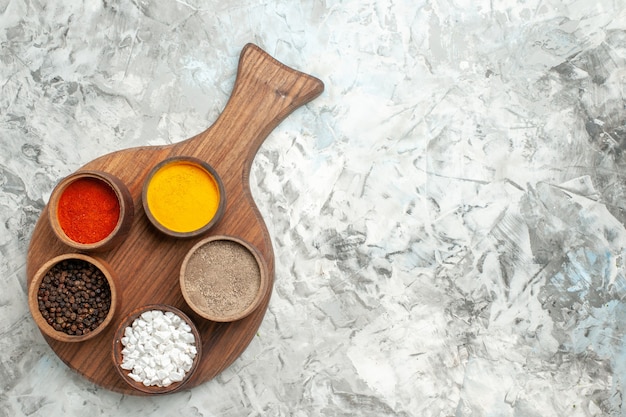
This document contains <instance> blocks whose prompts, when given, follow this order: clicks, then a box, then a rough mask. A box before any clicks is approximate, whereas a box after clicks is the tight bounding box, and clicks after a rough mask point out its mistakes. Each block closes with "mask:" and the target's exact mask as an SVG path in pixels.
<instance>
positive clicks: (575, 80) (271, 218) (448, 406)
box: [0, 0, 626, 417]
mask: <svg viewBox="0 0 626 417" xmlns="http://www.w3.org/2000/svg"><path fill="white" fill-rule="evenodd" d="M247 42H254V43H256V44H258V45H259V46H261V47H262V48H264V49H265V50H266V51H267V52H269V53H270V54H272V55H273V56H275V57H276V58H277V59H279V60H281V61H282V62H284V63H286V64H287V65H290V66H293V67H295V68H298V69H301V70H303V71H305V72H308V73H311V74H314V75H316V76H318V77H319V78H321V79H322V80H323V81H324V82H325V85H326V90H325V92H324V93H323V95H322V96H320V97H319V98H317V99H316V100H315V101H313V102H312V103H310V104H308V105H307V106H305V107H302V108H300V109H298V110H297V111H296V112H295V113H293V114H292V115H291V116H290V117H289V118H288V119H286V120H285V121H284V122H283V123H282V124H281V125H280V126H279V127H278V128H277V129H276V130H275V131H274V132H272V134H271V135H270V136H269V137H268V139H267V141H266V142H265V144H264V145H263V146H262V147H261V149H260V150H259V153H258V155H257V157H256V159H255V161H254V165H253V170H252V192H253V195H254V196H255V199H256V202H257V203H258V206H259V208H260V211H261V213H262V214H263V216H264V218H265V220H266V223H267V226H268V229H269V230H270V233H271V235H272V241H273V244H274V250H275V255H276V283H275V287H274V293H273V296H272V299H271V302H270V306H269V309H268V311H267V314H266V317H265V320H264V322H263V324H262V326H261V328H260V329H259V332H258V335H257V337H256V338H255V339H254V340H253V342H252V343H251V345H250V347H249V348H248V349H247V350H246V351H245V352H244V354H243V355H242V356H241V357H240V358H239V359H238V360H237V361H236V362H235V363H234V364H233V365H232V366H231V367H230V368H228V369H227V370H226V371H225V372H223V373H222V374H221V375H220V376H219V377H217V378H216V379H214V380H212V381H209V382H207V383H205V384H203V385H201V386H199V387H196V388H194V389H191V390H187V391H183V392H180V393H177V394H174V395H170V396H165V397H157V398H139V397H133V396H121V395H119V394H116V393H113V392H109V391H107V390H105V389H103V388H101V387H99V386H96V385H93V384H91V383H89V382H88V381H86V380H84V379H83V378H81V377H80V376H78V375H77V374H76V373H74V372H73V371H72V370H70V369H69V368H67V366H65V365H64V364H63V363H62V362H61V361H60V360H59V359H58V358H57V357H56V355H55V354H54V352H53V351H52V350H51V349H50V348H49V347H48V345H47V344H46V342H45V341H44V339H43V338H42V336H41V335H40V333H39V332H38V331H37V329H36V326H35V324H34V322H33V320H32V319H31V317H30V314H29V312H28V307H27V300H26V276H25V260H26V253H27V250H28V244H29V239H30V235H31V233H32V230H33V227H34V224H35V222H36V220H37V218H38V217H39V214H40V213H41V211H42V209H43V207H44V205H45V204H46V203H47V199H48V197H49V194H50V192H51V190H52V188H53V186H54V185H55V183H56V182H57V181H58V180H59V179H60V178H61V177H63V176H65V175H67V174H69V173H71V172H73V171H74V170H76V169H77V168H78V167H80V166H81V165H82V164H84V163H86V162H88V161H90V160H92V159H94V158H95V157H97V156H100V155H103V154H105V153H109V152H111V151H115V150H118V149H124V148H128V147H134V146H140V145H158V144H166V143H173V142H177V141H181V140H183V139H186V138H188V137H190V136H193V135H195V134H196V133H199V132H200V131H202V130H204V129H205V128H207V127H208V126H210V125H211V124H212V122H213V121H214V120H215V119H216V117H217V116H218V114H219V113H220V111H221V109H222V108H223V107H224V106H225V104H226V101H227V99H228V97H229V94H230V91H231V88H232V85H233V81H234V77H235V71H236V64H237V59H238V55H239V52H240V50H241V48H242V47H243V46H244V44H245V43H247ZM625 82H626V3H624V2H623V1H622V0H594V1H587V0H563V1H557V0H517V1H514V0H510V1H507V0H478V1H477V0H379V1H375V0H366V1H362V0H344V1H340V0H311V1H288V0H280V1H273V0H263V1H259V0H233V1H223V0H221V1H213V0H209V1H200V0H184V1H183V0H178V1H173V0H162V1H157V0H150V1H148V0H146V1H143V0H133V1H114V0H102V1H61V0H49V1H40V0H0V288H1V290H0V416H23V415H28V416H51V415H52V416H55V415H72V416H74V415H76V416H79V415H80V416H84V415H88V416H94V415H115V416H119V415H134V416H164V415H180V416H205V417H210V416H298V417H302V416H310V415H320V416H441V417H447V416H458V417H461V416H462V417H468V416H515V417H531V416H623V415H626V402H625V401H626V400H624V394H625V392H626V302H625V301H624V297H625V296H626V273H625V268H626V228H625V226H626V211H625V209H626V184H625V179H626V178H625V176H626V101H625V94H626V84H625Z"/></svg>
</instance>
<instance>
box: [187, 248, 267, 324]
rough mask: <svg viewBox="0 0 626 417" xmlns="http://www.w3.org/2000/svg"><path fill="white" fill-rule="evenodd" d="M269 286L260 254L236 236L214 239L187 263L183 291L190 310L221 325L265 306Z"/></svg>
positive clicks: (191, 252) (189, 254)
mask: <svg viewBox="0 0 626 417" xmlns="http://www.w3.org/2000/svg"><path fill="white" fill-rule="evenodd" d="M268 285H269V279H268V272H267V266H266V264H265V261H264V260H263V257H262V256H261V255H260V254H259V252H258V250H257V249H256V248H255V247H254V246H252V245H251V244H250V243H248V242H246V241H244V240H242V239H240V238H237V237H233V236H211V237H208V238H206V239H203V240H201V241H200V242H198V243H197V244H196V245H195V246H193V247H192V248H191V249H190V250H189V252H187V255H186V256H185V258H184V259H183V263H182V267H181V269H180V288H181V291H182V293H183V297H184V299H185V301H186V302H187V304H188V305H189V307H191V309H192V310H193V311H195V312H196V313H197V314H198V315H199V316H201V317H203V318H205V319H207V320H211V321H217V322H232V321H236V320H240V319H242V318H244V317H246V316H247V315H249V314H250V313H252V312H253V311H254V310H255V309H256V308H257V307H258V306H259V304H260V303H261V300H262V299H263V296H264V294H265V293H266V291H267V289H268Z"/></svg>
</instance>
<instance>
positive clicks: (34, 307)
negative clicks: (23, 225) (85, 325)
mask: <svg viewBox="0 0 626 417" xmlns="http://www.w3.org/2000/svg"><path fill="white" fill-rule="evenodd" d="M69 259H79V260H82V261H85V262H89V263H90V264H92V265H94V266H95V267H96V268H98V269H99V270H100V271H101V272H102V274H103V275H104V277H105V278H106V280H107V282H108V283H109V288H110V290H111V305H110V306H109V312H108V313H107V316H106V317H105V318H104V321H103V322H102V323H100V325H99V326H98V327H96V329H95V330H93V331H91V332H89V333H87V334H83V335H80V336H72V335H69V334H67V333H64V332H62V331H58V330H55V329H54V328H53V327H52V326H50V325H49V324H48V322H47V321H46V320H45V319H44V318H43V316H42V315H41V312H40V311H39V302H38V301H37V293H38V292H39V287H40V286H41V282H42V281H43V278H44V276H45V275H46V274H47V273H48V271H49V270H50V269H51V268H52V267H53V266H54V265H56V264H58V263H59V262H62V261H65V260H69ZM115 280H116V278H115V275H114V274H113V272H112V270H111V268H110V266H109V264H108V263H107V262H106V261H104V260H102V259H100V258H97V257H93V256H89V255H86V254H82V253H64V254H61V255H58V256H55V257H54V258H52V259H50V260H49V261H47V262H46V263H44V264H43V265H42V266H41V267H40V268H39V269H38V270H37V272H36V273H35V276H34V277H33V280H32V281H31V282H30V286H29V288H28V307H29V309H30V313H31V315H32V316H33V319H34V320H35V323H36V324H37V327H39V329H40V330H41V331H42V332H43V333H44V334H45V335H46V336H49V337H51V338H52V339H54V340H58V341H60V342H84V341H85V340H89V339H92V338H94V337H96V336H98V335H99V334H100V333H102V331H104V329H106V328H107V326H108V325H109V324H111V321H112V320H113V317H114V316H115V313H116V311H117V306H118V292H117V287H116V284H115Z"/></svg>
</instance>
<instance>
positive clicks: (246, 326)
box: [27, 44, 324, 395]
mask: <svg viewBox="0 0 626 417" xmlns="http://www.w3.org/2000/svg"><path fill="white" fill-rule="evenodd" d="M323 90H324V84H323V83H322V82H321V81H320V80H319V79H317V78H315V77H312V76H310V75H307V74H304V73H302V72H299V71H296V70H294V69H292V68H289V67H287V66H285V65H283V64H281V63H280V62H278V61H276V60H275V59H274V58H272V57H271V56H269V55H268V54H267V53H266V52H264V51H263V50H261V49H260V48H259V47H257V46H255V45H252V44H248V45H246V46H245V47H244V49H243V50H242V52H241V56H240V60H239V67H238V71H237V78H236V81H235V85H234V88H233V91H232V94H231V96H230V99H229V101H228V103H227V105H226V107H225V108H224V110H223V112H222V114H221V115H220V116H219V117H218V119H217V120H216V121H215V123H214V124H213V125H212V126H211V127H210V128H208V129H207V130H206V131H204V132H202V133H200V134H199V135H197V136H194V137H192V138H190V139H187V140H185V141H182V142H179V143H176V144H173V145H167V146H155V147H140V148H132V149H126V150H122V151H118V152H114V153H111V154H108V155H105V156H102V157H100V158H97V159H95V160H93V161H91V162H89V163H87V164H86V165H84V166H83V167H81V168H80V169H79V171H80V170H85V169H90V170H101V171H105V172H108V173H111V174H113V175H115V176H117V177H118V178H119V179H121V180H122V181H123V182H125V183H126V185H127V187H128V189H129V190H130V192H131V194H132V196H133V201H134V207H135V208H134V220H133V224H132V226H131V229H130V232H129V235H128V238H127V239H126V240H125V241H124V242H123V243H121V244H120V245H119V246H117V247H116V248H114V249H112V250H110V251H108V252H104V253H98V254H96V256H98V257H100V258H102V259H104V260H105V261H107V262H108V263H109V264H110V265H111V266H112V268H113V269H114V272H115V274H116V275H117V277H118V291H119V292H120V301H121V302H120V306H119V308H118V311H117V314H116V316H115V318H114V320H113V322H112V323H111V325H110V326H109V327H108V328H107V329H106V331H104V332H103V333H102V334H100V335H99V336H97V337H95V338H94V339H92V340H88V341H85V342H82V343H63V342H57V341H55V340H53V339H50V338H46V341H47V342H48V344H49V345H50V347H51V348H52V349H53V350H54V352H55V353H56V354H57V355H58V356H59V358H61V359H62V360H63V362H65V363H66V364H67V365H68V366H69V367H71V368H72V369H74V370H76V371H77V372H78V373H79V374H81V375H83V376H84V377H85V378H87V379H88V380H90V381H92V382H94V383H96V384H98V385H101V386H102V387H105V388H108V389H110V390H113V391H117V392H121V393H125V394H134V395H142V394H141V393H140V392H138V391H136V390H133V389H131V388H130V387H128V386H127V385H125V383H124V381H123V380H122V379H121V377H120V376H119V375H118V374H117V372H116V370H115V369H114V367H113V363H112V360H111V346H112V338H113V335H114V332H115V329H116V327H117V326H118V325H119V323H120V322H121V320H122V318H123V317H124V316H126V314H128V313H129V312H130V311H131V310H133V309H135V308H137V307H140V306H142V305H146V304H154V303H162V304H169V305H172V306H174V307H178V308H180V309H181V310H182V311H183V312H185V313H186V314H187V315H189V316H190V317H191V318H192V320H193V321H194V322H195V323H196V325H197V327H198V330H199V332H200V335H201V338H202V349H203V353H202V360H201V363H200V365H199V367H198V370H197V371H196V372H195V374H194V375H193V377H192V378H191V380H190V381H189V383H188V385H186V387H187V388H190V387H194V386H197V385H198V384H201V383H203V382H205V381H208V380H210V379H211V378H213V377H215V376H216V375H218V374H219V373H220V372H221V371H223V370H224V369H225V368H226V367H228V366H229V365H230V364H231V363H232V362H233V361H234V360H235V359H236V358H237V357H239V355H240V354H241V353H242V352H243V351H244V350H245V349H246V347H247V346H248V344H249V343H250V341H251V340H252V338H253V337H254V336H255V334H256V332H257V330H258V328H259V326H260V324H261V322H262V320H263V316H264V315H265V311H266V310H267V305H268V303H269V299H270V296H271V292H272V287H273V282H274V254H273V250H272V244H271V241H270V236H269V234H268V231H267V228H266V226H265V223H264V221H263V218H262V216H261V214H260V213H259V211H258V209H257V207H256V205H255V203H254V201H253V199H252V196H251V194H250V185H249V176H250V168H251V165H252V161H253V159H254V157H255V155H256V153H257V150H258V149H259V147H260V146H261V144H262V143H263V141H264V140H265V138H266V137H267V135H268V134H269V133H270V132H271V131H272V130H273V129H274V128H275V127H276V126H277V125H278V124H279V123H280V122H281V121H282V120H283V119H284V118H285V117H287V116H288V115H289V114H290V113H291V112H292V111H294V110H295V109H296V108H298V107H300V106H301V105H303V104H305V103H307V102H309V101H311V100H313V99H314V98H315V97H317V96H318V95H319V94H321V93H322V91H323ZM180 155H187V156H193V157H196V158H199V159H201V160H204V161H206V162H208V163H209V164H210V165H212V166H213V167H214V168H215V170H216V171H217V172H218V174H219V175H220V176H221V178H222V180H223V182H224V186H225V190H226V196H227V205H226V210H225V212H224V217H223V218H222V219H221V221H220V223H218V225H216V226H215V227H214V228H213V229H211V230H210V231H209V232H208V233H207V234H205V235H203V236H200V237H198V238H194V239H189V240H182V239H176V238H171V237H167V236H165V235H163V234H161V233H160V232H158V231H157V230H156V229H155V228H154V226H152V225H151V224H150V223H149V221H148V219H147V217H146V215H145V213H144V211H143V207H142V204H141V190H142V187H143V183H144V180H145V178H146V177H147V175H148V173H149V171H150V170H151V169H152V167H154V166H155V165H156V164H158V163H159V162H160V161H162V160H163V159H165V158H168V157H172V156H180ZM47 211H48V208H47V207H46V208H45V209H44V210H43V212H42V213H41V216H40V218H39V220H38V222H37V224H36V226H35V230H34V232H33V235H32V240H31V242H30V247H29V250H28V256H27V280H28V284H29V285H30V283H31V281H32V279H33V276H34V274H35V273H36V272H37V270H38V269H39V268H40V267H41V266H42V265H43V264H44V263H45V262H46V261H48V260H49V259H51V258H52V257H54V256H56V255H60V254H62V253H71V252H74V250H73V249H71V248H70V247H68V246H65V245H63V244H61V243H60V242H59V241H58V239H57V238H56V237H55V235H54V233H53V231H52V229H51V227H50V225H49V222H48V220H47V216H48V213H47ZM210 235H231V236H236V237H239V238H242V239H244V240H246V241H248V242H249V243H251V244H252V245H254V246H256V248H257V249H258V250H259V251H260V253H261V255H262V256H263V258H264V260H265V262H266V264H267V269H268V271H267V273H268V276H269V278H270V285H269V289H268V291H267V292H266V294H265V295H264V297H263V301H262V303H261V306H260V307H259V308H258V309H257V310H255V311H254V312H253V313H252V314H251V315H249V316H248V317H246V318H244V319H242V320H240V321H237V322H232V323H215V322H211V321H208V320H205V319H202V318H200V317H199V316H197V315H196V314H194V313H193V311H192V310H191V309H190V308H189V307H188V306H187V305H186V303H185V301H184V299H183V297H182V293H181V291H180V288H179V271H180V267H181V263H182V260H183V258H184V256H185V254H186V253H187V251H188V250H189V249H190V248H191V247H192V246H193V245H194V244H195V243H197V242H198V240H200V239H202V238H204V237H206V236H210ZM44 337H45V336H44Z"/></svg>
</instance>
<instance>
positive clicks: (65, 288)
mask: <svg viewBox="0 0 626 417" xmlns="http://www.w3.org/2000/svg"><path fill="white" fill-rule="evenodd" d="M117 294H118V293H117V291H116V287H115V279H114V277H113V274H112V272H111V269H110V268H109V266H108V265H107V264H106V263H105V262H104V261H103V260H102V259H98V258H95V257H91V256H87V255H84V254H80V253H69V254H63V255H59V256H57V257H55V258H53V259H50V260H49V261H48V262H46V263H45V264H43V265H42V266H41V268H39V270H38V271H37V272H36V273H35V276H34V278H33V280H32V281H31V283H30V286H29V288H28V307H29V309H30V312H31V315H32V316H33V318H34V320H35V323H37V326H38V327H39V329H40V330H41V331H42V333H43V334H44V335H46V336H49V337H51V338H53V339H55V340H58V341H61V342H82V341H85V340H88V339H91V338H93V337H96V336H97V335H98V334H100V333H101V332H102V331H103V330H104V329H105V328H106V327H107V326H108V325H109V323H110V322H111V320H112V319H113V316H114V315H115V311H116V308H117V305H118V300H117Z"/></svg>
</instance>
